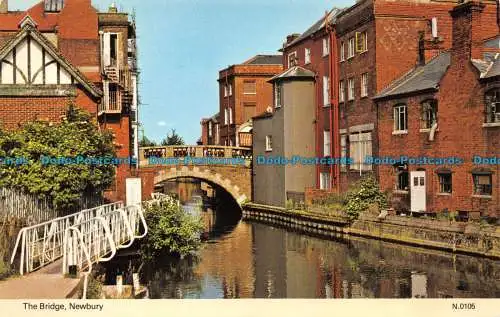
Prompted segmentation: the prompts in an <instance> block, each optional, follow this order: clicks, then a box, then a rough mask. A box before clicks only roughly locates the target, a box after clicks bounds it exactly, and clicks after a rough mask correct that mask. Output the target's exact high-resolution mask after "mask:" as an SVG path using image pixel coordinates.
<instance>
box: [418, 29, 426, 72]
mask: <svg viewBox="0 0 500 317" xmlns="http://www.w3.org/2000/svg"><path fill="white" fill-rule="evenodd" d="M424 37H425V32H424V31H420V32H418V46H417V47H418V55H417V58H418V60H417V65H418V66H424V65H425V39H424Z"/></svg>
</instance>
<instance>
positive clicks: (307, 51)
mask: <svg viewBox="0 0 500 317" xmlns="http://www.w3.org/2000/svg"><path fill="white" fill-rule="evenodd" d="M304 56H305V57H304V64H309V63H311V49H310V48H306V49H304Z"/></svg>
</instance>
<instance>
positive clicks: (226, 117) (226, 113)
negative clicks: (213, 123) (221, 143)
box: [224, 108, 229, 125]
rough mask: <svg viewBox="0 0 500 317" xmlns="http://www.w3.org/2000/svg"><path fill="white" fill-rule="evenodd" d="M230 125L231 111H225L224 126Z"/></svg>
mask: <svg viewBox="0 0 500 317" xmlns="http://www.w3.org/2000/svg"><path fill="white" fill-rule="evenodd" d="M228 123H229V110H228V109H227V108H226V109H224V124H225V125H227V124H228Z"/></svg>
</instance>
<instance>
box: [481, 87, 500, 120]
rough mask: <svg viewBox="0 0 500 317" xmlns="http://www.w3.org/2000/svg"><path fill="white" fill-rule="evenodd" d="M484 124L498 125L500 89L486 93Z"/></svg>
mask: <svg viewBox="0 0 500 317" xmlns="http://www.w3.org/2000/svg"><path fill="white" fill-rule="evenodd" d="M485 103H486V123H500V89H493V90H490V91H488V92H487V93H486V102H485Z"/></svg>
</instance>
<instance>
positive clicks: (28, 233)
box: [11, 202, 123, 275]
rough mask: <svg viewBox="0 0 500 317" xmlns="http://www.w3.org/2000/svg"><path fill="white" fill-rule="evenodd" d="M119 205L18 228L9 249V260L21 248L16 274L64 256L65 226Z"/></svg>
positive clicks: (100, 214) (119, 205)
mask: <svg viewBox="0 0 500 317" xmlns="http://www.w3.org/2000/svg"><path fill="white" fill-rule="evenodd" d="M119 208H123V203H122V202H117V203H113V204H108V205H103V206H99V207H96V208H92V209H86V210H82V211H80V212H78V213H75V214H71V215H68V216H65V217H59V218H55V219H53V220H50V221H47V222H44V223H41V224H37V225H34V226H31V227H26V228H23V229H21V230H20V231H19V234H18V236H17V240H16V244H15V247H14V252H13V253H12V257H11V264H12V263H14V260H15V259H16V255H17V253H18V248H19V247H20V248H21V253H20V257H19V261H20V266H19V274H21V275H23V274H25V273H30V272H33V271H35V270H38V269H40V268H42V267H44V266H46V265H48V264H50V263H53V262H54V261H56V260H57V259H59V258H61V257H62V256H63V243H64V235H65V233H66V230H67V229H68V228H70V227H71V226H74V225H76V224H79V223H83V222H86V221H89V220H90V219H92V218H95V217H98V216H102V215H106V214H108V213H111V212H113V211H115V210H117V209H119Z"/></svg>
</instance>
